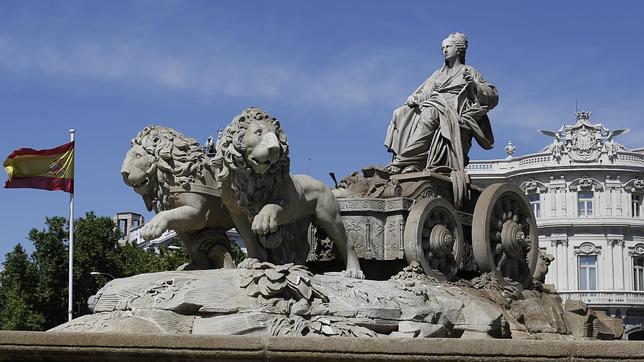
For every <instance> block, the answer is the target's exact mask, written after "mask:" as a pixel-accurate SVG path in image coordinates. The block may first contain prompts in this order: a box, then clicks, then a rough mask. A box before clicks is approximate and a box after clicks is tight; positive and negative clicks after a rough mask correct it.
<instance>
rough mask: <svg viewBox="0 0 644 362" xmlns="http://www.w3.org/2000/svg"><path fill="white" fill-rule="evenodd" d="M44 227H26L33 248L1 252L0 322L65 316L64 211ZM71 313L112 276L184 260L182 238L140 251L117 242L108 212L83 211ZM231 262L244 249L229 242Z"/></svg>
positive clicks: (39, 323)
mask: <svg viewBox="0 0 644 362" xmlns="http://www.w3.org/2000/svg"><path fill="white" fill-rule="evenodd" d="M45 226H46V227H45V228H44V229H42V230H37V229H32V230H31V231H30V232H29V240H31V241H32V242H33V243H34V249H35V250H34V252H33V253H32V254H31V256H29V255H27V253H26V252H25V250H24V249H23V248H22V246H21V245H16V247H15V248H14V250H13V251H12V252H10V253H8V254H7V255H6V259H5V263H4V270H3V271H0V328H1V329H14V330H46V329H50V328H53V327H55V326H57V325H59V324H62V323H64V322H66V321H67V306H68V300H67V298H68V285H67V283H68V269H67V268H68V247H69V245H68V240H67V238H68V235H69V232H68V230H69V229H68V228H69V225H68V222H67V219H65V218H64V217H51V218H47V219H46V220H45ZM74 229H75V232H74V311H73V312H74V317H78V316H81V315H83V314H87V313H88V312H89V310H88V307H87V299H88V298H89V297H90V296H91V295H93V294H96V292H97V291H98V290H99V289H100V288H101V287H102V286H103V285H105V283H107V282H108V281H109V279H110V278H108V277H106V276H104V275H98V276H94V275H91V272H93V271H98V272H102V273H109V274H111V275H112V276H114V277H115V278H122V277H128V276H132V275H136V274H141V273H151V272H158V271H164V270H175V269H177V268H178V267H179V266H181V265H183V264H184V263H187V262H188V261H189V258H188V255H187V252H186V249H185V247H184V246H183V243H181V242H180V241H179V239H178V238H174V239H173V240H172V243H171V247H161V248H159V249H158V250H155V251H151V250H150V251H146V250H143V249H141V248H140V247H139V246H137V245H132V244H129V243H128V244H126V245H124V246H122V247H117V245H118V244H117V242H118V239H119V231H118V229H117V228H116V226H115V225H114V222H113V221H112V219H111V218H109V217H105V216H96V215H95V214H94V212H88V213H86V214H85V216H83V217H81V218H78V219H77V220H76V222H75V224H74ZM232 256H233V259H234V260H235V261H236V262H239V261H241V260H243V258H244V257H245V255H244V253H243V252H242V251H241V249H239V246H237V244H234V245H232Z"/></svg>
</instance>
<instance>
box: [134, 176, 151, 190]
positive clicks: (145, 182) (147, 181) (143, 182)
mask: <svg viewBox="0 0 644 362" xmlns="http://www.w3.org/2000/svg"><path fill="white" fill-rule="evenodd" d="M148 183H150V180H149V179H148V178H147V177H146V178H145V179H143V181H141V183H139V184H138V185H132V187H133V188H135V189H140V188H142V187H144V186H145V185H147V184H148Z"/></svg>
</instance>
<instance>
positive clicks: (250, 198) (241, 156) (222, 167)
mask: <svg viewBox="0 0 644 362" xmlns="http://www.w3.org/2000/svg"><path fill="white" fill-rule="evenodd" d="M252 122H266V123H268V124H270V125H272V126H273V127H274V128H275V135H276V136H277V139H278V140H279V143H280V148H281V152H280V159H279V160H278V162H276V163H274V164H273V165H271V168H270V169H269V170H268V171H267V172H266V173H265V174H264V175H260V174H257V173H255V172H254V171H253V170H252V168H251V167H250V166H249V165H248V164H247V163H246V158H245V157H246V152H247V146H246V142H245V140H244V134H245V132H246V130H247V129H248V126H249V125H250V124H251V123H252ZM213 164H214V166H215V168H216V169H217V170H218V173H217V180H218V181H221V182H222V183H224V184H226V183H228V184H229V185H230V188H231V191H232V195H233V197H234V198H235V200H237V203H238V205H239V207H241V208H242V209H243V210H244V211H245V212H246V214H247V216H248V217H249V219H252V217H254V216H255V215H257V213H258V212H259V211H260V210H261V208H262V207H263V206H264V205H266V203H267V202H268V201H270V197H271V194H272V192H273V190H274V189H275V187H276V185H279V183H280V182H282V180H284V179H285V178H287V177H289V171H290V159H289V156H288V144H287V141H286V135H285V133H284V131H283V130H282V128H281V127H280V123H279V121H278V120H277V119H276V118H275V117H272V116H270V115H269V114H267V113H265V112H264V111H262V110H261V109H259V108H255V107H251V108H247V109H246V110H244V111H243V112H242V113H241V114H239V115H238V116H236V117H235V118H234V119H233V121H232V122H231V123H230V124H229V125H228V126H227V127H226V128H225V129H224V131H223V132H222V133H221V135H220V136H219V140H218V141H217V146H216V153H215V157H214V159H213Z"/></svg>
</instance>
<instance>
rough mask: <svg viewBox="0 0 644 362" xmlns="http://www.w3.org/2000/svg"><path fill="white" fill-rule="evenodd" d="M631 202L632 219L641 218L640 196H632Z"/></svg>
mask: <svg viewBox="0 0 644 362" xmlns="http://www.w3.org/2000/svg"><path fill="white" fill-rule="evenodd" d="M632 197H633V202H632V203H631V207H632V212H633V217H642V195H641V194H633V195H632Z"/></svg>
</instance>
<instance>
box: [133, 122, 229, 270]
mask: <svg viewBox="0 0 644 362" xmlns="http://www.w3.org/2000/svg"><path fill="white" fill-rule="evenodd" d="M121 174H122V175H123V181H124V182H125V184H126V185H128V186H130V187H132V188H133V189H134V191H135V192H136V193H138V194H139V195H141V196H142V197H143V201H144V202H145V207H146V208H147V209H148V211H152V210H154V212H156V215H155V216H154V218H152V220H150V221H149V222H148V223H146V224H145V225H143V227H142V228H141V236H142V237H143V238H144V239H145V240H151V239H154V238H157V237H159V236H161V234H162V233H163V232H165V231H166V230H168V229H171V230H175V231H176V232H177V234H178V235H179V237H180V238H181V240H182V241H183V243H184V244H185V245H186V248H187V249H188V253H189V255H190V263H189V264H187V265H185V266H184V267H183V269H210V268H221V267H232V266H233V265H232V258H231V256H230V253H229V250H230V242H229V241H228V239H227V237H226V234H225V232H226V230H228V229H230V228H232V227H233V222H232V220H231V219H230V215H229V214H228V211H227V210H226V208H225V207H224V206H223V205H222V202H221V198H220V194H221V190H220V188H219V186H218V184H217V182H216V180H215V176H214V173H213V170H212V168H211V166H210V160H209V159H208V157H207V156H206V154H205V152H204V150H203V149H202V148H201V147H200V146H199V144H198V143H197V141H195V140H194V139H192V138H189V137H186V136H185V135H183V134H181V133H179V132H177V131H176V130H174V129H172V128H166V127H160V126H148V127H145V128H144V129H143V130H141V131H140V132H139V134H138V135H137V136H136V137H135V138H134V139H133V140H132V143H131V148H130V150H129V151H128V152H127V154H126V155H125V160H123V165H122V167H121Z"/></svg>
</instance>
